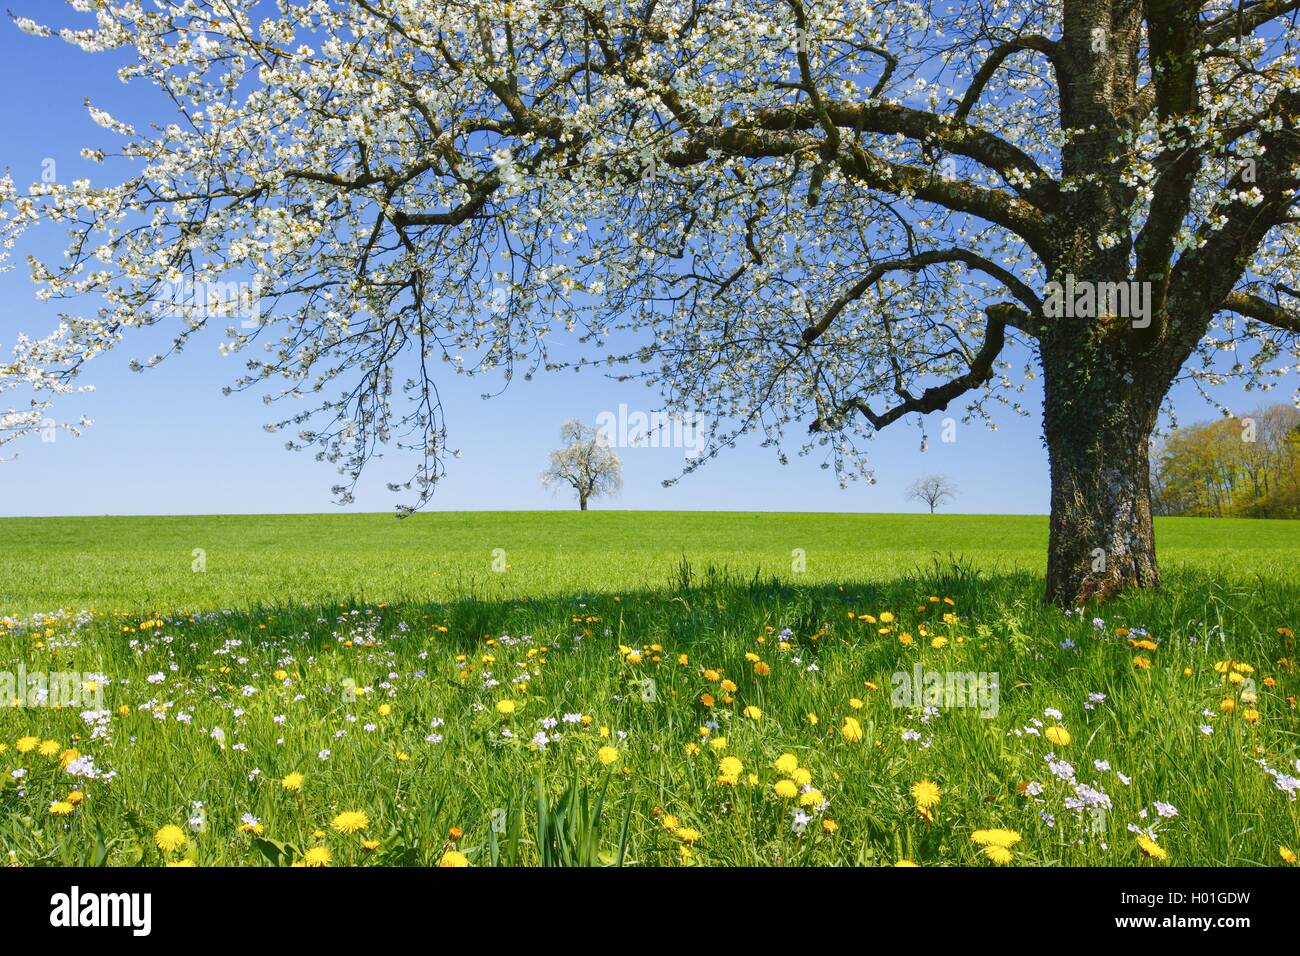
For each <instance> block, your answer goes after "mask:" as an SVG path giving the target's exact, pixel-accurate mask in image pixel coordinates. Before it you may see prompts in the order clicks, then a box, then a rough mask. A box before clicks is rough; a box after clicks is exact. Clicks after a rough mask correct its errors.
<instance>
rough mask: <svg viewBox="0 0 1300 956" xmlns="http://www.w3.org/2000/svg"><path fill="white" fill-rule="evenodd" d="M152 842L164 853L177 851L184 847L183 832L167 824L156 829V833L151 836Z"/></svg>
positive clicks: (175, 826)
mask: <svg viewBox="0 0 1300 956" xmlns="http://www.w3.org/2000/svg"><path fill="white" fill-rule="evenodd" d="M153 842H154V846H156V847H157V848H158V849H160V850H162V851H163V852H164V853H170V852H172V851H173V850H179V849H180V848H181V847H183V846H184V845H185V831H184V830H182V829H181V828H180V827H178V826H177V825H176V824H174V823H168V824H167V825H165V826H162V827H159V828H158V832H157V833H155V834H154V835H153Z"/></svg>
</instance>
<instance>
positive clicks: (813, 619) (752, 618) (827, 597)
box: [218, 558, 1300, 656]
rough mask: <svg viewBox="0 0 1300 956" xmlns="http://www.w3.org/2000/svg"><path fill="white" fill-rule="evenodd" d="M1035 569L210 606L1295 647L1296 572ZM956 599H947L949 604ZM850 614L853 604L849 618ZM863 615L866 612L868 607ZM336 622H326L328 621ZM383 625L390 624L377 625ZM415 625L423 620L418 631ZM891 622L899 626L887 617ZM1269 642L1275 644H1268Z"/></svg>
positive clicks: (427, 618) (288, 612)
mask: <svg viewBox="0 0 1300 956" xmlns="http://www.w3.org/2000/svg"><path fill="white" fill-rule="evenodd" d="M1042 594H1043V579H1042V576H1041V575H1038V574H1034V573H1031V572H1026V571H1003V572H999V571H996V570H994V571H990V570H985V569H980V568H977V567H975V566H974V565H973V564H972V563H970V562H968V561H965V560H962V559H954V558H949V559H947V560H940V559H935V560H933V561H932V562H931V563H930V564H929V565H926V566H921V567H916V568H913V569H912V570H910V571H909V572H907V573H906V574H904V575H902V576H900V577H898V578H894V579H890V580H885V581H880V580H877V581H844V582H841V583H816V584H800V583H798V582H797V581H790V580H783V579H779V578H773V577H763V576H761V575H759V574H758V573H754V574H749V575H745V574H741V573H738V572H737V571H735V570H734V569H729V568H727V567H722V566H717V565H711V564H706V565H702V566H698V567H696V566H692V565H690V564H689V563H688V562H687V561H685V559H683V561H682V562H681V563H680V564H679V565H678V566H677V567H676V568H675V569H674V570H673V572H672V574H671V575H670V577H669V579H668V580H667V581H665V582H663V584H662V585H661V586H659V587H653V586H648V587H644V588H640V589H636V590H631V591H600V592H593V593H587V594H569V595H562V596H545V597H505V596H500V595H494V594H490V593H475V591H474V590H473V589H472V588H470V589H468V590H467V593H465V594H464V595H463V596H462V597H460V598H458V599H455V600H437V601H434V600H418V599H407V600H402V601H395V602H388V603H377V602H370V601H364V600H360V599H357V598H352V597H341V598H340V599H339V600H337V601H331V602H328V603H309V604H303V605H293V604H287V603H278V604H273V605H265V606H258V607H253V608H249V609H247V610H236V609H232V610H227V611H223V612H218V613H219V614H220V618H221V622H222V624H223V626H224V627H226V628H228V629H231V630H232V631H233V632H238V631H240V630H244V629H246V630H247V631H248V632H250V633H251V635H252V636H254V637H255V636H256V635H257V633H258V632H259V630H260V627H259V625H262V624H264V623H265V622H266V621H268V620H273V621H275V622H276V626H277V629H283V628H284V627H286V626H289V627H300V628H303V629H304V630H305V631H307V632H309V633H310V634H311V635H313V637H312V638H311V639H309V643H317V644H323V643H325V642H327V641H329V640H331V639H332V638H331V631H332V630H334V631H336V630H337V625H338V624H339V623H340V622H346V621H347V620H349V619H356V618H358V616H360V617H361V618H364V616H365V615H366V614H370V615H373V616H376V617H377V618H378V619H383V620H386V621H387V622H388V623H389V624H390V625H392V626H394V627H399V626H400V627H402V628H404V629H409V630H410V631H411V632H413V633H427V631H428V630H433V629H440V628H446V631H445V632H442V631H439V633H445V638H444V643H447V644H450V645H451V646H453V647H456V648H458V649H460V650H464V651H467V652H468V651H470V650H472V649H474V648H481V646H482V641H483V640H484V638H486V637H499V636H501V635H514V636H516V637H518V636H522V635H525V634H531V633H533V632H537V633H538V634H546V635H550V634H555V633H564V632H568V633H577V634H582V635H585V636H596V637H608V638H609V639H611V640H617V641H619V642H624V643H629V644H638V645H639V644H642V643H645V642H646V641H659V642H661V643H665V644H669V643H671V646H673V647H680V648H682V649H685V650H690V649H691V648H692V647H696V646H700V645H703V646H705V647H707V646H708V644H709V643H710V642H712V641H713V640H715V639H716V638H717V636H718V635H720V634H725V633H728V632H735V631H736V630H737V629H746V628H748V629H753V630H754V631H755V633H756V634H759V633H763V632H764V630H765V629H769V628H770V629H771V632H772V633H779V632H780V630H782V629H783V628H790V629H791V630H792V631H794V632H795V633H798V634H801V635H808V634H813V633H817V632H818V631H820V630H822V629H824V628H826V627H827V626H828V625H829V624H831V623H834V622H848V623H850V624H854V625H855V626H862V625H864V624H865V625H867V626H869V627H871V629H872V630H871V631H866V630H865V629H864V632H863V633H874V631H875V628H876V626H878V625H879V626H885V625H887V624H888V623H889V621H888V619H884V618H882V617H881V615H882V614H883V613H886V612H887V613H891V614H894V615H895V616H896V617H897V618H898V619H899V620H900V621H902V620H908V621H912V622H915V621H916V620H918V619H923V620H927V621H929V622H931V623H932V624H934V625H938V624H939V623H942V621H943V615H944V614H949V613H950V614H954V615H956V621H955V623H956V624H958V625H959V626H960V628H963V629H964V628H972V629H973V628H980V629H985V628H987V629H989V632H991V633H993V634H995V635H999V634H1001V635H1020V636H1023V635H1030V636H1033V635H1036V634H1041V635H1043V636H1045V637H1048V636H1051V635H1053V634H1061V633H1065V632H1067V631H1071V632H1073V631H1077V630H1078V628H1079V626H1080V624H1081V623H1083V622H1087V623H1088V625H1089V626H1090V627H1095V628H1097V629H1098V630H1099V631H1104V632H1105V633H1108V634H1113V633H1114V630H1115V629H1116V628H1142V629H1144V630H1146V631H1148V632H1150V634H1151V635H1152V636H1154V637H1155V638H1156V639H1157V640H1161V641H1163V640H1166V639H1173V638H1179V637H1182V638H1187V637H1195V638H1197V639H1214V638H1218V639H1220V640H1228V639H1237V638H1241V639H1250V640H1255V641H1260V642H1262V643H1263V644H1264V645H1266V646H1267V647H1269V648H1273V649H1275V650H1276V651H1277V656H1281V655H1288V656H1289V655H1290V654H1291V653H1293V651H1294V646H1293V644H1294V642H1293V641H1292V640H1291V639H1289V638H1287V637H1286V636H1285V634H1283V633H1280V632H1279V630H1278V629H1279V628H1283V627H1289V628H1291V629H1294V628H1295V627H1296V625H1297V624H1298V623H1300V622H1297V621H1296V620H1295V618H1296V615H1297V613H1298V609H1300V581H1279V580H1276V579H1272V578H1262V577H1261V578H1255V579H1240V580H1222V579H1219V578H1216V577H1215V576H1213V575H1211V574H1208V573H1205V572H1201V571H1196V570H1189V569H1174V570H1172V571H1170V572H1168V573H1166V575H1165V583H1164V586H1163V587H1162V588H1161V589H1159V590H1157V591H1139V592H1132V593H1129V594H1127V595H1124V596H1122V597H1120V598H1118V599H1116V600H1112V601H1110V602H1108V603H1105V604H1092V605H1089V606H1087V607H1084V608H1082V609H1074V610H1071V611H1064V612H1063V611H1061V610H1059V609H1057V608H1055V607H1051V606H1048V605H1046V604H1044V603H1043V600H1042ZM949 602H950V603H949ZM850 615H852V617H850ZM864 616H866V617H864ZM326 623H328V624H330V625H332V626H331V627H325V626H323V625H324V624H326ZM384 626H385V629H386V630H387V625H384ZM422 629H423V630H422ZM893 633H898V628H897V627H895V629H894V631H893ZM1270 653H1271V651H1270Z"/></svg>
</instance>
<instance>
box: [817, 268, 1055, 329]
mask: <svg viewBox="0 0 1300 956" xmlns="http://www.w3.org/2000/svg"><path fill="white" fill-rule="evenodd" d="M948 262H961V263H965V264H966V265H968V266H970V267H971V268H972V269H978V270H979V271H981V272H984V273H987V274H988V275H991V276H993V277H994V278H995V279H997V280H998V281H999V282H1001V283H1002V284H1003V285H1005V286H1006V287H1007V289H1008V290H1009V291H1010V292H1011V293H1012V294H1013V295H1014V296H1015V297H1016V298H1017V299H1019V300H1020V301H1021V302H1022V303H1023V304H1024V306H1025V308H1026V310H1027V317H1028V318H1029V319H1030V321H1022V322H1019V323H1018V324H1017V322H1015V321H1011V320H1010V317H1009V318H1008V320H1007V321H1008V324H1010V325H1013V326H1014V327H1015V328H1018V329H1020V330H1021V331H1023V332H1026V333H1029V334H1031V335H1032V334H1035V330H1036V329H1037V320H1036V318H1034V317H1036V316H1040V315H1042V313H1043V305H1042V302H1041V301H1040V300H1039V298H1038V297H1037V296H1036V295H1035V294H1034V292H1033V290H1032V289H1030V288H1029V286H1027V285H1025V283H1023V282H1021V281H1020V280H1019V279H1017V278H1016V277H1015V276H1014V275H1013V274H1012V273H1011V272H1009V271H1008V270H1006V269H1004V268H1002V266H999V265H998V264H997V263H995V262H992V261H990V260H989V259H987V258H985V257H984V256H981V255H980V254H979V253H976V252H972V251H970V250H969V249H955V248H954V249H933V250H930V251H928V252H922V253H918V254H917V255H915V256H910V257H909V258H906V259H891V260H889V261H887V262H880V263H877V264H876V265H874V266H872V267H871V268H870V269H869V270H867V273H866V274H865V275H864V276H863V277H862V278H861V279H859V280H858V281H857V282H855V283H854V284H853V285H852V286H850V287H849V288H848V289H847V290H846V291H845V292H844V294H843V295H841V296H840V297H839V298H837V299H836V300H835V301H834V302H833V303H831V305H830V306H829V307H828V308H827V309H826V311H825V312H823V313H822V315H821V318H819V319H818V320H817V321H816V322H814V323H813V324H812V325H810V326H808V328H806V329H804V331H803V340H804V342H806V343H812V342H815V341H817V339H819V338H820V337H821V336H822V334H823V333H824V332H825V331H826V330H827V329H828V328H830V326H831V323H832V322H834V321H835V319H836V318H837V317H838V316H839V315H840V313H842V312H843V311H844V310H845V309H846V308H848V307H849V306H850V305H852V304H853V303H854V302H856V301H857V300H858V299H860V298H861V297H862V296H863V295H864V294H865V293H866V291H867V290H868V289H869V288H871V286H873V285H875V284H876V283H877V282H878V281H880V279H882V278H883V277H884V276H885V275H887V274H888V273H890V272H897V271H904V272H916V271H919V270H921V269H924V268H926V267H928V266H932V265H939V264H941V263H948Z"/></svg>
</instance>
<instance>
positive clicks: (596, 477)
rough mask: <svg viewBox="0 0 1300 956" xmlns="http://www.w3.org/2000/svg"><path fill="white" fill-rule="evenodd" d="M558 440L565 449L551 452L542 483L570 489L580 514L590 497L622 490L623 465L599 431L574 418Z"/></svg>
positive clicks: (604, 495) (599, 496)
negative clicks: (576, 500)
mask: <svg viewBox="0 0 1300 956" xmlns="http://www.w3.org/2000/svg"><path fill="white" fill-rule="evenodd" d="M560 439H561V441H563V442H564V447H563V448H557V449H556V450H555V451H553V452H551V461H550V464H549V465H547V466H546V470H545V471H544V472H542V484H544V485H546V487H548V488H564V487H569V488H572V489H573V493H574V494H575V495H577V497H578V508H579V509H581V510H582V511H586V510H587V502H588V501H589V500H591V499H592V498H602V497H606V496H609V495H616V494H618V492H619V491H620V490H621V489H622V487H623V462H622V460H621V459H620V458H619V457H618V455H617V454H616V453H615V452H614V449H612V448H610V447H609V444H608V443H607V442H606V441H605V438H604V436H603V435H602V434H601V433H600V432H599V431H597V430H596V429H594V428H592V427H591V426H590V425H584V424H583V423H582V422H580V421H578V420H577V419H576V418H574V419H571V420H569V421H567V422H565V423H564V424H563V425H562V426H561V427H560Z"/></svg>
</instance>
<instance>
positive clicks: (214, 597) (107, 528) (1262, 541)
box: [0, 511, 1300, 615]
mask: <svg viewBox="0 0 1300 956" xmlns="http://www.w3.org/2000/svg"><path fill="white" fill-rule="evenodd" d="M1156 535H1157V544H1158V547H1159V552H1160V560H1161V565H1162V568H1164V569H1165V570H1166V571H1167V572H1175V573H1176V572H1180V571H1184V570H1186V571H1191V572H1196V571H1200V572H1204V573H1205V574H1208V575H1210V576H1212V577H1214V578H1216V579H1218V580H1222V581H1225V582H1226V581H1229V580H1231V581H1236V582H1241V581H1252V580H1254V579H1256V578H1271V579H1274V580H1283V581H1285V580H1292V581H1294V580H1295V579H1296V574H1295V569H1296V568H1297V567H1298V566H1300V524H1297V523H1296V522H1288V521H1255V520H1247V519H1208V518H1166V519H1157V522H1156ZM1046 554H1047V519H1046V518H1045V517H1038V516H985V515H866V514H807V513H803V514H772V513H766V514H746V513H717V512H617V511H610V512H587V513H585V514H584V513H580V512H468V513H465V512H461V513H423V514H418V515H415V516H414V517H411V518H407V519H404V520H401V521H399V520H397V519H396V518H394V517H392V516H391V515H380V514H333V515H225V516H220V515H218V516H190V517H103V518H3V519H0V615H4V614H19V615H23V614H31V613H35V612H40V611H52V610H55V609H57V608H65V609H68V610H76V609H81V608H94V609H96V610H127V611H131V612H133V613H134V612H137V611H140V612H154V611H157V612H162V611H173V610H178V609H182V610H210V609H218V608H249V607H257V606H275V605H278V604H282V603H301V602H304V601H306V602H316V601H324V602H329V601H334V600H348V599H356V600H368V601H386V602H394V601H428V600H452V599H456V598H460V597H464V596H467V595H477V596H489V597H494V598H500V597H541V596H560V595H566V594H568V595H573V594H596V593H602V592H614V591H618V590H626V589H629V588H637V589H646V590H655V589H658V588H662V587H664V586H666V585H667V584H668V583H669V582H670V581H671V580H673V579H674V578H675V574H676V569H677V567H678V566H679V565H680V564H681V562H682V560H683V559H685V560H686V561H687V562H688V563H690V564H691V565H693V566H694V567H695V568H696V570H698V571H700V572H701V573H703V572H704V571H705V570H707V569H708V568H713V569H714V570H715V571H723V570H725V571H726V572H727V573H729V574H731V575H733V576H734V575H739V576H753V575H754V574H755V573H757V574H759V575H760V576H761V577H764V578H777V579H780V580H782V581H787V582H789V583H791V584H798V583H805V584H808V583H811V584H831V583H835V584H838V583H843V582H868V581H892V580H897V579H899V578H900V577H902V576H904V575H906V574H908V573H911V572H912V571H914V570H915V569H916V568H918V567H921V566H924V565H928V564H929V563H930V562H931V561H932V560H934V559H935V558H939V559H944V560H946V559H948V558H949V557H961V558H963V559H964V560H966V561H968V562H970V563H972V564H973V565H974V566H976V567H978V568H980V569H981V570H983V571H985V572H986V573H992V574H1004V573H1011V572H1028V573H1040V572H1041V571H1042V569H1043V567H1044V566H1045V563H1046ZM800 555H802V563H800ZM200 558H201V559H202V560H200ZM800 567H801V568H803V570H802V571H798V570H796V568H800ZM196 569H197V570H196ZM502 569H503V570H502Z"/></svg>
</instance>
